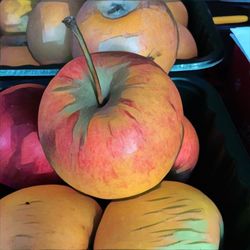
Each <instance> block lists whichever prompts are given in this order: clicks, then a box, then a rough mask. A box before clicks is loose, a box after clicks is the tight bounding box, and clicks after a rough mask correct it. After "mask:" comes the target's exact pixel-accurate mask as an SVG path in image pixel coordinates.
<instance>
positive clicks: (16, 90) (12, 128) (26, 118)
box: [0, 84, 60, 189]
mask: <svg viewBox="0 0 250 250" xmlns="http://www.w3.org/2000/svg"><path fill="white" fill-rule="evenodd" d="M43 92H44V87H43V86H42V85H38V84H21V85H17V86H14V87H10V88H8V89H6V90H4V91H2V92H1V93H0V114H1V115H0V183H2V184H4V185H7V186H9V187H11V188H15V189H19V188H22V187H27V186H32V185H37V184H45V183H56V182H58V181H59V180H60V178H59V177H58V176H57V174H56V173H55V171H54V170H53V169H52V168H51V166H50V164H49V162H48V161H47V159H46V157H45V155H44V152H43V150H42V147H41V144H40V142H39V139H38V133H37V116H38V107H39V103H40V100H41V97H42V94H43Z"/></svg>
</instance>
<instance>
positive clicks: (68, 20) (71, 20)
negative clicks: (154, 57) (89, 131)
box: [62, 16, 104, 105]
mask: <svg viewBox="0 0 250 250" xmlns="http://www.w3.org/2000/svg"><path fill="white" fill-rule="evenodd" d="M62 22H63V23H64V24H65V25H66V27H67V28H69V29H70V30H71V31H72V32H73V34H74V36H75V37H76V39H77V41H78V42H79V44H80V47H81V49H82V51H83V55H84V57H85V59H86V62H87V65H88V69H89V72H90V77H91V78H92V79H91V80H92V82H93V83H94V84H93V85H94V90H95V94H96V99H97V102H98V104H99V105H102V103H103V100H104V98H103V95H102V90H101V85H100V81H99V78H98V75H97V72H96V69H95V66H94V63H93V60H92V58H91V55H90V52H89V50H88V47H87V44H86V42H85V40H84V38H83V36H82V33H81V31H80V29H79V27H78V25H77V23H76V19H75V17H73V16H68V17H65V18H64V19H63V21H62Z"/></svg>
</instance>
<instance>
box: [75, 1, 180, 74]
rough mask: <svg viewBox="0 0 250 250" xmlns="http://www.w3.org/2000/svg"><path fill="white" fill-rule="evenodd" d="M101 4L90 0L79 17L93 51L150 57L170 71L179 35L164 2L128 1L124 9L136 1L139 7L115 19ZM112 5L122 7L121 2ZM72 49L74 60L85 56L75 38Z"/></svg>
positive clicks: (82, 29)
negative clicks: (128, 53)
mask: <svg viewBox="0 0 250 250" xmlns="http://www.w3.org/2000/svg"><path fill="white" fill-rule="evenodd" d="M102 2H105V1H93V0H87V1H86V2H85V3H84V4H83V6H82V8H81V9H80V11H79V12H78V14H77V23H78V25H79V27H80V30H81V32H82V34H83V36H84V39H85V40H86V43H87V45H88V47H89V50H90V52H98V51H128V52H132V53H136V54H139V55H142V56H145V57H148V58H151V59H152V60H154V61H155V62H156V63H157V64H158V65H160V66H161V67H162V68H163V69H164V70H165V71H166V72H169V70H170V69H171V67H172V66H173V64H174V63H175V60H176V53H177V47H178V33H177V28H176V23H175V21H174V19H173V16H172V14H171V12H170V11H169V9H168V8H167V6H166V5H165V3H164V2H163V1H155V0H150V1H134V2H133V1H128V0H126V1H124V8H125V7H126V6H127V5H128V6H129V4H131V3H135V2H138V6H137V7H136V8H135V9H133V10H131V11H130V12H129V13H128V14H126V15H125V16H122V17H119V18H113V17H108V16H105V15H104V14H103V13H102V12H101V11H104V10H103V9H105V8H104V7H105V6H104V7H103V6H101V7H99V5H101V3H102ZM106 2H109V1H106ZM113 2H114V3H118V4H119V2H122V1H117V0H116V1H113ZM134 5H135V4H134ZM128 6H127V7H128ZM102 7H103V8H102ZM98 8H99V9H100V10H99V9H98ZM131 8H132V7H131ZM110 11H111V10H110ZM107 13H109V12H108V11H107ZM107 15H108V14H107ZM72 50H73V57H77V56H79V55H81V54H82V52H81V50H80V47H79V46H78V43H77V42H76V40H75V39H74V40H73V49H72Z"/></svg>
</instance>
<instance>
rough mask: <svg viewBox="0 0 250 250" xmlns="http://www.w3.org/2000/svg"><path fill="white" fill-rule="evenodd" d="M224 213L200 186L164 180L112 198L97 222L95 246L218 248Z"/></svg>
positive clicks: (115, 247)
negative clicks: (147, 188) (137, 192)
mask: <svg viewBox="0 0 250 250" xmlns="http://www.w3.org/2000/svg"><path fill="white" fill-rule="evenodd" d="M223 233H224V226H223V221H222V217H221V214H220V212H219V210H218V209H217V207H216V206H215V205H214V203H213V202H212V201H211V200H210V199H209V198H208V197H206V196H205V195H204V194H203V193H202V192H200V191H199V190H197V189H195V188H193V187H191V186H189V185H186V184H183V183H180V182H171V181H170V182H166V181H164V182H162V183H161V184H160V185H159V186H157V187H156V188H154V189H153V190H151V191H149V192H147V193H145V194H142V195H139V196H136V197H131V198H128V199H125V200H119V201H112V202H110V203H109V204H108V206H107V207H106V210H105V212H104V214H103V217H102V220H101V222H100V224H99V226H98V229H97V232H96V236H95V241H94V249H166V250H167V249H169V250H170V249H172V250H175V249H185V250H195V249H197V250H198V249H199V250H200V249H204V250H205V249H206V250H214V249H219V245H220V241H221V239H222V236H223Z"/></svg>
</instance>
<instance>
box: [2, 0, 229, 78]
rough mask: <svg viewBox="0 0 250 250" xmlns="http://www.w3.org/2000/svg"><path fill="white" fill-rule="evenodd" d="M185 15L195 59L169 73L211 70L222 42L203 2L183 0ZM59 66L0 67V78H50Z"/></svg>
mask: <svg viewBox="0 0 250 250" xmlns="http://www.w3.org/2000/svg"><path fill="white" fill-rule="evenodd" d="M183 3H184V4H185V6H186V8H187V10H188V13H189V25H188V29H189V30H190V31H191V33H192V35H193V37H194V39H195V41H196V44H197V47H198V57H197V58H194V59H185V60H177V61H176V63H175V65H174V66H173V67H172V69H171V72H174V73H175V72H176V73H178V72H183V71H195V72H198V71H202V70H204V69H208V68H211V67H213V66H215V65H217V64H218V63H220V62H221V61H222V60H223V56H224V51H223V43H222V39H221V37H220V35H219V33H218V31H217V30H216V27H215V25H214V23H213V20H212V15H211V13H210V11H209V8H208V6H207V4H206V2H205V1H204V0H199V1H197V0H183ZM62 66H63V65H62V64H60V65H58V64H54V65H42V66H31V65H23V66H18V67H10V66H0V77H13V76H18V77H27V76H54V75H55V74H56V73H57V72H58V70H59V69H60V68H61V67H62Z"/></svg>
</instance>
